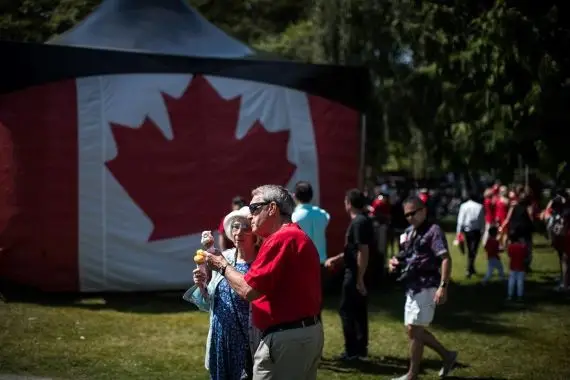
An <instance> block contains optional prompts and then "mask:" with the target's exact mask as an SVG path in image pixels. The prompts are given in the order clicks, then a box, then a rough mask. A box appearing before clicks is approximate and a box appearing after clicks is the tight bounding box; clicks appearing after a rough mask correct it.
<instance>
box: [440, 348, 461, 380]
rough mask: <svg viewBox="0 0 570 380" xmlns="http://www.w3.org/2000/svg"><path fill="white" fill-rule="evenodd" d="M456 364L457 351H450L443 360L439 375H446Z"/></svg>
mask: <svg viewBox="0 0 570 380" xmlns="http://www.w3.org/2000/svg"><path fill="white" fill-rule="evenodd" d="M456 364H457V351H450V352H449V357H448V358H447V360H445V361H444V362H443V367H441V369H440V370H439V377H446V376H447V375H449V373H450V372H451V371H452V370H453V368H454V367H455V365H456Z"/></svg>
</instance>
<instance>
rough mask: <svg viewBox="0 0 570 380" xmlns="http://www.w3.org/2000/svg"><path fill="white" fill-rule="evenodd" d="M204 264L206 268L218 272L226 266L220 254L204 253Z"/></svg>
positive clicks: (225, 261)
mask: <svg viewBox="0 0 570 380" xmlns="http://www.w3.org/2000/svg"><path fill="white" fill-rule="evenodd" d="M206 264H208V268H210V269H211V270H215V271H216V272H219V271H220V270H221V269H222V268H223V267H224V266H227V265H228V261H227V260H226V259H225V257H224V256H222V255H220V254H216V253H209V252H206Z"/></svg>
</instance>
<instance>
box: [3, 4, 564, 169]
mask: <svg viewBox="0 0 570 380" xmlns="http://www.w3.org/2000/svg"><path fill="white" fill-rule="evenodd" d="M188 1H189V2H190V4H192V5H193V6H195V7H196V8H197V9H198V10H199V11H200V12H201V13H202V14H203V15H204V16H205V17H206V18H207V19H209V20H210V21H212V22H213V23H215V24H216V25H218V26H219V27H221V28H222V29H224V30H225V31H226V32H227V33H229V34H230V35H232V36H234V37H236V38H238V39H240V40H242V41H244V42H246V43H249V44H250V45H251V46H253V47H254V48H256V49H258V50H261V51H267V52H269V53H270V54H275V55H277V56H281V57H283V58H288V59H294V60H301V61H306V62H329V63H336V64H362V65H366V66H367V67H368V68H369V69H370V73H371V78H372V84H373V96H372V99H371V102H370V109H369V111H368V129H367V131H368V147H367V148H368V150H367V154H368V158H367V159H368V162H370V163H371V164H373V165H375V166H377V167H380V166H381V165H388V166H390V167H392V168H401V169H411V170H413V171H414V172H416V173H418V174H420V175H421V174H429V173H430V172H437V171H442V170H456V171H458V170H466V169H467V168H468V169H469V170H487V169H490V168H495V169H496V170H498V171H499V172H500V173H507V174H510V173H512V172H513V170H514V169H515V167H516V166H517V164H518V157H519V155H520V156H522V157H523V160H524V163H525V164H529V165H531V166H533V167H535V168H537V169H538V170H540V171H542V172H543V173H545V174H548V175H552V176H555V175H557V174H559V173H558V172H559V171H560V170H559V167H563V164H564V163H565V162H568V161H569V160H568V155H567V153H566V151H567V147H566V145H567V143H566V142H565V138H564V137H563V136H562V135H563V133H564V132H565V129H566V128H568V125H569V124H570V113H569V112H568V111H567V108H568V104H570V76H569V75H568V69H567V67H570V66H569V64H570V52H568V49H564V48H560V47H564V46H568V45H569V44H570V32H569V31H568V30H567V28H565V25H564V24H563V22H562V20H561V17H560V16H561V15H562V11H561V9H564V8H561V7H560V6H559V5H558V4H559V3H560V4H562V3H561V1H545V2H544V1H543V2H521V1H514V0H484V1H481V0H467V1H458V0H447V1H421V2H420V1H417V0H383V1H370V0H242V1H230V2H228V1H225V2H222V1H213V0H188ZM99 2H100V1H97V0H23V1H19V2H17V1H0V38H2V39H11V40H21V41H39V42H41V41H46V40H47V39H49V38H50V37H52V36H53V35H56V34H58V33H61V32H63V31H65V30H67V29H68V28H70V27H72V26H73V25H74V24H75V23H77V22H78V21H79V20H81V19H82V18H83V17H85V15H87V14H88V13H89V12H91V10H92V9H93V8H94V7H95V6H96V5H97V4H99ZM568 172H570V170H568V169H565V170H563V171H562V175H564V173H568Z"/></svg>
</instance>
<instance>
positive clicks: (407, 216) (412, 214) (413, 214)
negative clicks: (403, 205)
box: [404, 208, 423, 218]
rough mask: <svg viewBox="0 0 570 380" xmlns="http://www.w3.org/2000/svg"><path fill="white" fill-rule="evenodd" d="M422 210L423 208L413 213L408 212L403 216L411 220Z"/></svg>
mask: <svg viewBox="0 0 570 380" xmlns="http://www.w3.org/2000/svg"><path fill="white" fill-rule="evenodd" d="M422 210H423V208H417V209H415V210H414V211H410V212H408V213H406V214H404V216H405V217H406V218H412V217H414V216H416V214H417V213H418V212H420V211H422Z"/></svg>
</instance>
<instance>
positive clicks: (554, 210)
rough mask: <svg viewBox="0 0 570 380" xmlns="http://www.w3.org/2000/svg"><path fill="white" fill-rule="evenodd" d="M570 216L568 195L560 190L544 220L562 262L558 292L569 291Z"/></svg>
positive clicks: (548, 206)
mask: <svg viewBox="0 0 570 380" xmlns="http://www.w3.org/2000/svg"><path fill="white" fill-rule="evenodd" d="M569 216H570V202H568V194H566V192H565V191H563V190H559V191H557V192H556V195H555V196H554V198H553V199H552V200H551V201H550V202H548V205H547V206H546V209H545V211H544V213H543V216H542V219H543V220H544V221H545V222H546V230H547V232H548V236H549V239H550V242H551V245H552V247H553V248H554V250H555V251H556V253H557V254H558V259H559V261H560V283H559V285H558V286H557V287H556V290H568V285H569V284H568V280H567V279H565V278H566V277H568V276H567V272H568V258H567V256H568V255H570V252H568V251H569V249H568V248H567V240H568V235H569V233H568V229H569V228H570V226H569V224H570V223H568V220H569V219H570V218H569Z"/></svg>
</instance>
